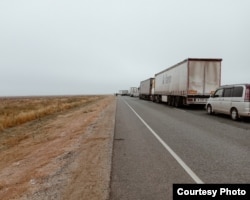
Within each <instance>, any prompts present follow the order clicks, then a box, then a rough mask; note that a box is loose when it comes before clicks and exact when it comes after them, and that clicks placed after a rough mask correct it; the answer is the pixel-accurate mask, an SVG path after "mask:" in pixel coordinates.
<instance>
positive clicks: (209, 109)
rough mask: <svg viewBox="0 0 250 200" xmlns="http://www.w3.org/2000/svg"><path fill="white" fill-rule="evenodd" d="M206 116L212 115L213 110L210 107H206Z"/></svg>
mask: <svg viewBox="0 0 250 200" xmlns="http://www.w3.org/2000/svg"><path fill="white" fill-rule="evenodd" d="M207 114H209V115H212V114H213V109H212V106H211V105H208V106H207Z"/></svg>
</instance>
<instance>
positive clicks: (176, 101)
mask: <svg viewBox="0 0 250 200" xmlns="http://www.w3.org/2000/svg"><path fill="white" fill-rule="evenodd" d="M174 106H175V107H176V108H178V107H179V106H180V99H179V97H175V98H174Z"/></svg>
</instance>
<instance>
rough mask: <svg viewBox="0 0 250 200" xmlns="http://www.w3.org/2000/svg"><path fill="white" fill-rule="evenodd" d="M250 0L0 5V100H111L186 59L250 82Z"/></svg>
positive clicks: (44, 0)
mask: <svg viewBox="0 0 250 200" xmlns="http://www.w3.org/2000/svg"><path fill="white" fill-rule="evenodd" d="M249 8H250V1H249V0H240V1H236V0H0V96H19V95H21V96H26V95H74V94H79V95H80V94H113V93H115V92H118V91H119V90H126V89H127V90H128V89H129V88H130V87H138V86H139V84H140V81H143V80H145V79H148V78H150V77H154V75H155V74H156V73H158V72H160V71H162V70H164V69H167V68H168V67H171V66H173V65H175V64H176V63H179V62H181V61H183V60H185V59H186V58H222V59H223V61H222V74H221V83H222V84H233V83H250V76H249V75H250V12H249Z"/></svg>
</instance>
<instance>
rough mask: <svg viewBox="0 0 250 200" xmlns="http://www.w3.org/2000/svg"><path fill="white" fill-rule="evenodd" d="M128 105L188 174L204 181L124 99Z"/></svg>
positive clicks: (196, 180) (198, 180)
mask: <svg viewBox="0 0 250 200" xmlns="http://www.w3.org/2000/svg"><path fill="white" fill-rule="evenodd" d="M124 102H125V103H126V104H127V106H128V107H129V108H130V109H131V110H132V111H133V112H134V113H135V115H136V116H137V117H138V118H139V119H140V120H141V122H142V123H143V124H144V125H145V126H146V127H147V128H148V130H149V131H150V132H151V133H152V134H153V135H154V136H155V138H156V139H157V140H158V141H159V142H160V143H161V144H162V146H163V147H164V148H165V149H166V150H167V151H168V152H169V153H170V154H171V155H172V156H173V157H174V159H175V160H176V161H177V162H178V163H179V164H180V165H181V167H182V168H183V169H184V170H185V171H186V172H187V173H188V175H189V176H190V177H191V178H192V179H193V180H194V181H195V182H196V183H204V182H203V181H202V180H201V179H200V178H199V177H198V176H197V175H196V174H195V173H194V172H193V171H192V170H191V169H190V167H189V166H187V164H186V163H185V162H184V161H183V160H182V159H181V158H180V157H179V156H178V155H177V154H176V153H175V152H174V151H173V150H172V149H171V148H170V147H169V146H168V145H167V144H166V143H165V142H164V141H163V140H162V139H161V137H160V136H159V135H158V134H157V133H156V132H155V131H154V130H153V129H152V128H151V127H150V126H149V125H148V124H147V123H146V122H145V121H144V120H143V119H142V118H141V116H140V115H139V114H138V113H137V112H136V111H135V110H134V109H133V108H132V107H131V106H130V105H129V104H128V103H127V102H126V101H125V100H124Z"/></svg>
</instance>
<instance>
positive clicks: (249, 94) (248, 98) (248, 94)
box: [245, 85, 250, 102]
mask: <svg viewBox="0 0 250 200" xmlns="http://www.w3.org/2000/svg"><path fill="white" fill-rule="evenodd" d="M245 101H247V102H250V85H248V86H247V87H246V93H245Z"/></svg>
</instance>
